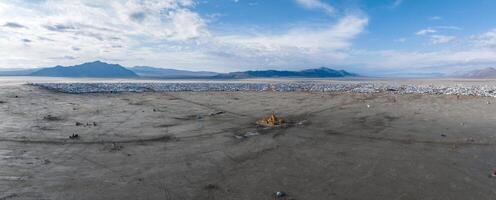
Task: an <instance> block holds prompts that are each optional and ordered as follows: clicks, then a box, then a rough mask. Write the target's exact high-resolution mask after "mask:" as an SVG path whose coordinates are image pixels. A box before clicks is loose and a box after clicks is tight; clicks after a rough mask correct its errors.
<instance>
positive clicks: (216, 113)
mask: <svg viewBox="0 0 496 200" xmlns="http://www.w3.org/2000/svg"><path fill="white" fill-rule="evenodd" d="M221 114H224V111H218V112H214V113H210V116H215V115H221Z"/></svg>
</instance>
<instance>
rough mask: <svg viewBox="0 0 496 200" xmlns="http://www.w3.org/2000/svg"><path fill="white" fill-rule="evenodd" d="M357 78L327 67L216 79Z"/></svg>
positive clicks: (254, 73)
mask: <svg viewBox="0 0 496 200" xmlns="http://www.w3.org/2000/svg"><path fill="white" fill-rule="evenodd" d="M347 76H357V75H356V74H353V73H349V72H347V71H344V70H334V69H330V68H326V67H321V68H317V69H306V70H301V71H278V70H262V71H245V72H231V73H226V74H219V75H217V76H215V77H216V78H275V77H308V78H324V77H347Z"/></svg>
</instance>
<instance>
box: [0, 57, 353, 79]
mask: <svg viewBox="0 0 496 200" xmlns="http://www.w3.org/2000/svg"><path fill="white" fill-rule="evenodd" d="M1 75H4V76H48V77H93V78H138V77H144V78H209V79H237V78H263V77H266V78H275V77H308V78H323V77H349V76H357V75H356V74H354V73H350V72H347V71H344V70H334V69H330V68H326V67H321V68H317V69H306V70H301V71H278V70H260V71H243V72H231V73H216V72H209V71H187V70H177V69H165V68H156V67H147V66H136V67H130V68H125V67H123V66H121V65H119V64H108V63H105V62H101V61H94V62H88V63H83V64H79V65H74V66H67V67H64V66H55V67H48V68H41V69H28V70H17V71H16V70H10V71H4V73H2V72H0V76H1Z"/></svg>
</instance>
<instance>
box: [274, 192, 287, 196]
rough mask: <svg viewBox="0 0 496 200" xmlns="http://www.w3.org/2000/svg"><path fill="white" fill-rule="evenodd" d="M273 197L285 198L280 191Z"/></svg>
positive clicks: (284, 194)
mask: <svg viewBox="0 0 496 200" xmlns="http://www.w3.org/2000/svg"><path fill="white" fill-rule="evenodd" d="M274 196H275V197H276V198H283V197H285V196H286V193H284V192H282V191H279V192H276V193H275V194H274Z"/></svg>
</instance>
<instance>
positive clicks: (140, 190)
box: [0, 80, 496, 200]
mask: <svg viewBox="0 0 496 200" xmlns="http://www.w3.org/2000/svg"><path fill="white" fill-rule="evenodd" d="M424 81H425V80H424ZM427 82H428V80H427ZM441 82H442V81H441ZM470 84H478V82H470ZM272 113H274V114H276V115H277V116H279V117H283V118H284V119H285V121H286V123H285V124H284V125H282V126H277V127H262V126H259V125H257V124H256V123H255V122H256V121H257V120H259V119H261V118H263V117H267V116H269V115H271V114H272ZM495 113H496V99H495V98H494V97H477V96H463V95H462V96H457V95H432V94H394V93H343V92H274V91H263V92H259V91H252V92H142V93H130V92H129V93H128V92H123V93H88V94H68V93H61V92H55V91H51V90H46V89H42V88H39V87H35V86H32V85H26V84H21V83H17V82H13V83H9V84H3V85H0V199H1V200H7V199H9V200H10V199H199V200H200V199H201V200H205V199H233V200H234V199H240V200H241V199H260V200H262V199H268V200H270V199H277V198H275V197H274V193H275V192H278V191H281V192H284V193H285V194H286V195H285V197H282V198H279V199H294V200H302V199H311V200H316V199H343V200H344V199H357V200H358V199H377V200H383V199H398V200H408V199H436V200H442V199H464V200H465V199H474V200H482V199H495V197H496V178H493V176H492V174H493V173H494V170H496V156H495V152H496V123H495V122H496V114H495ZM73 135H77V136H78V137H76V138H70V136H73Z"/></svg>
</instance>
